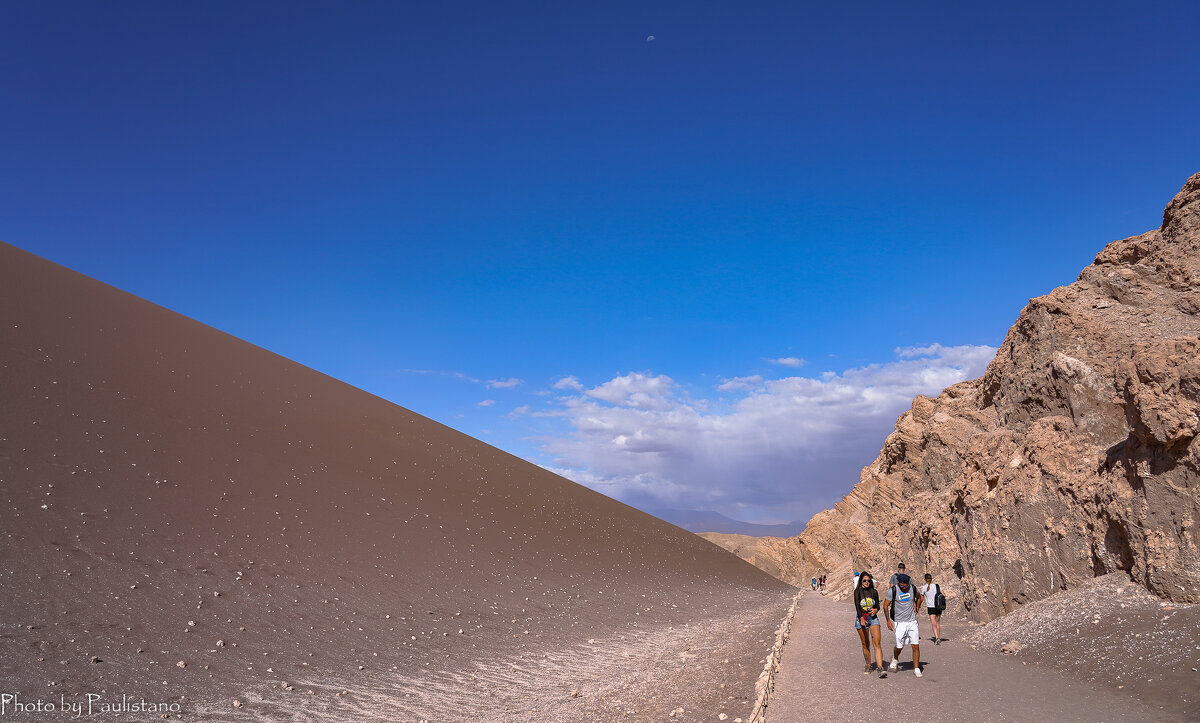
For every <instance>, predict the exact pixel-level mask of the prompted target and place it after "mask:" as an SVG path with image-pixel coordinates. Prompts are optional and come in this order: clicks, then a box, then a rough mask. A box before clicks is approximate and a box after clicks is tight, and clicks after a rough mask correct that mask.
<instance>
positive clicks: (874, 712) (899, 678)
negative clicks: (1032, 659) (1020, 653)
mask: <svg viewBox="0 0 1200 723" xmlns="http://www.w3.org/2000/svg"><path fill="white" fill-rule="evenodd" d="M967 630H968V628H967V626H965V625H954V624H947V625H943V627H942V636H943V637H944V638H949V640H947V641H944V642H943V643H942V644H941V645H938V646H934V645H933V644H932V642H931V641H930V640H929V636H930V634H931V632H930V630H929V626H928V618H925V617H922V619H921V634H922V636H924V642H923V644H922V645H921V653H922V655H921V666H922V668H923V669H924V673H925V675H924V677H923V678H917V677H916V676H914V675H913V672H912V655H911V650H909V649H906V650H905V651H904V653H903V654H902V655H901V658H900V659H901V661H902V662H901V665H900V671H899V672H897V673H891V674H889V676H888V677H887V678H886V679H883V680H881V679H879V678H878V676H877V675H876V674H874V673H872V674H871V675H869V676H868V675H863V672H862V671H863V659H862V646H861V644H860V643H859V640H858V634H857V633H856V632H855V631H854V628H853V612H852V610H851V608H850V604H849V603H847V602H845V601H835V600H832V599H829V598H824V597H821V596H819V595H805V596H804V598H803V599H802V600H801V602H800V605H799V606H798V607H797V609H796V618H795V622H794V623H793V626H792V638H791V641H790V642H789V643H788V644H787V647H785V648H784V651H783V659H782V664H781V670H780V672H779V675H778V677H777V679H776V684H775V692H774V695H773V697H772V699H771V704H770V707H769V708H768V710H767V717H766V723H792V722H793V721H811V720H820V721H874V720H877V719H878V718H879V716H880V715H881V713H882V712H883V711H889V710H901V709H904V710H911V711H913V712H915V713H918V714H919V715H920V717H921V718H922V719H924V720H988V721H1004V720H1007V721H1022V722H1023V723H1027V722H1028V721H1041V720H1059V721H1143V720H1144V721H1151V720H1172V718H1171V717H1169V716H1166V715H1165V714H1164V712H1163V711H1161V710H1158V709H1157V707H1155V708H1151V707H1150V706H1148V705H1146V704H1144V703H1142V702H1140V701H1138V700H1135V699H1133V698H1131V697H1129V696H1127V695H1125V694H1124V693H1118V692H1117V691H1115V690H1111V689H1107V688H1102V687H1099V686H1096V685H1094V684H1091V683H1086V682H1081V681H1079V680H1077V679H1072V678H1069V677H1067V676H1065V675H1063V674H1061V673H1059V672H1057V671H1053V670H1047V669H1046V668H1044V667H1037V666H1032V665H1022V664H1021V662H1020V661H1018V660H1014V659H1009V658H1004V657H1000V656H997V655H991V654H987V653H983V652H978V651H975V650H972V649H971V648H970V646H969V645H967V644H966V643H961V642H958V640H957V639H958V638H960V637H962V636H963V635H964V634H965V633H966V632H967ZM892 643H893V638H892V636H891V633H890V632H889V631H888V629H887V626H886V624H885V625H884V627H883V645H884V662H885V663H886V662H887V661H888V660H889V659H890V657H891V646H892ZM900 706H904V708H900Z"/></svg>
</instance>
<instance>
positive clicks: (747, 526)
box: [646, 509, 804, 537]
mask: <svg viewBox="0 0 1200 723" xmlns="http://www.w3.org/2000/svg"><path fill="white" fill-rule="evenodd" d="M646 512H648V513H650V514H652V515H654V516H655V517H657V518H659V519H660V520H666V521H667V522H670V523H671V524H672V525H677V526H679V527H682V528H683V529H685V530H688V531H689V532H720V533H722V534H727V535H749V536H750V537H795V536H796V535H799V534H800V533H801V532H803V531H804V522H803V521H802V520H796V521H794V522H788V523H784V524H779V525H760V524H757V523H754V522H742V521H741V520H735V519H733V518H731V517H726V516H725V515H722V514H721V513H719V512H713V511H711V510H672V509H653V510H646Z"/></svg>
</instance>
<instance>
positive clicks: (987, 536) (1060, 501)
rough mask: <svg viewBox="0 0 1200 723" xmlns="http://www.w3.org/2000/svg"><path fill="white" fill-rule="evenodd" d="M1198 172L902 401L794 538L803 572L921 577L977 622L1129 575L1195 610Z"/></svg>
mask: <svg viewBox="0 0 1200 723" xmlns="http://www.w3.org/2000/svg"><path fill="white" fill-rule="evenodd" d="M1197 432H1200V174H1197V175H1195V176H1193V177H1192V178H1190V179H1189V180H1188V182H1187V184H1186V185H1185V186H1184V187H1183V190H1182V191H1181V192H1180V193H1179V195H1178V196H1176V197H1175V199H1174V200H1172V201H1171V203H1170V204H1169V205H1168V206H1167V208H1166V211H1165V213H1164V218H1163V224H1162V227H1161V228H1160V229H1159V230H1156V231H1150V232H1149V233H1145V234H1142V235H1140V236H1134V237H1132V238H1127V239H1124V240H1121V241H1115V242H1113V243H1111V244H1109V245H1108V246H1107V247H1105V248H1104V249H1103V250H1102V251H1101V252H1100V253H1099V254H1098V255H1097V256H1096V259H1095V261H1094V263H1092V264H1091V265H1090V266H1088V267H1087V268H1086V269H1084V271H1083V272H1082V273H1081V274H1080V275H1079V278H1078V280H1076V281H1075V282H1074V283H1072V284H1069V285H1067V286H1062V287H1059V288H1057V289H1055V290H1054V291H1052V292H1050V293H1049V294H1047V295H1045V296H1042V297H1038V298H1036V299H1032V300H1031V301H1030V302H1029V305H1028V306H1026V307H1025V309H1024V311H1022V312H1021V315H1020V317H1019V318H1018V319H1017V321H1016V323H1015V324H1014V325H1013V327H1012V328H1011V329H1010V330H1009V332H1008V336H1007V337H1006V338H1005V340H1004V343H1003V345H1002V346H1001V347H1000V349H999V350H998V352H997V354H996V357H995V359H994V360H993V361H992V363H991V365H990V366H989V367H988V370H987V372H986V373H985V374H984V376H983V377H982V378H981V379H976V380H974V381H969V382H963V383H961V384H957V385H954V386H952V387H949V388H948V389H946V390H945V391H943V392H942V393H941V394H940V395H939V396H938V397H937V398H936V399H930V398H927V397H917V398H916V399H915V400H914V401H913V405H912V409H911V410H909V411H907V412H905V413H904V414H903V415H901V416H900V418H899V420H898V421H897V422H896V428H895V431H894V432H893V433H892V434H890V435H889V436H888V437H887V440H886V441H885V443H884V446H883V449H882V451H881V452H880V454H879V456H878V458H876V460H875V461H874V462H873V463H872V464H871V465H870V466H868V467H866V468H864V469H863V470H862V473H861V476H860V481H859V483H858V484H857V485H855V487H854V489H853V490H852V491H851V492H850V493H849V494H848V495H846V497H845V498H843V499H842V500H841V502H839V503H838V504H837V505H836V506H835V507H834V508H833V509H830V510H826V511H824V512H821V513H819V514H817V515H816V516H815V517H813V519H812V520H811V521H810V522H809V523H808V526H807V528H806V530H805V532H804V533H803V534H801V535H800V536H799V537H798V538H793V544H795V545H798V548H799V554H800V556H801V557H802V559H803V563H804V566H805V573H804V574H802V575H801V578H803V577H804V576H805V575H806V574H815V571H817V570H823V571H827V572H828V573H829V575H830V578H829V579H830V581H831V582H833V583H834V590H835V591H841V592H846V591H848V590H849V586H850V584H851V583H850V576H851V575H852V573H853V571H856V570H860V569H868V570H872V571H874V572H875V573H876V574H877V575H880V576H882V575H883V574H886V573H888V572H890V571H891V568H892V567H893V565H894V563H895V562H897V561H900V560H903V561H905V562H907V564H908V569H909V571H910V572H915V573H918V574H921V573H924V572H926V571H932V572H933V574H934V576H935V579H937V580H938V581H939V582H941V583H942V584H943V587H944V588H945V591H946V593H947V597H948V598H949V599H950V604H951V606H952V607H959V608H961V610H962V611H964V612H965V614H966V615H967V616H968V617H969V618H971V619H973V620H980V621H981V620H988V619H991V618H994V617H996V616H998V615H1001V614H1004V613H1006V612H1008V611H1010V610H1012V609H1013V607H1014V606H1017V605H1021V604H1023V603H1026V602H1029V601H1033V600H1038V599H1041V598H1044V597H1046V596H1048V595H1050V594H1051V593H1053V592H1055V591H1058V590H1065V589H1069V588H1073V587H1076V586H1078V585H1080V584H1081V583H1083V582H1085V581H1087V580H1089V579H1090V578H1092V577H1094V576H1097V575H1104V574H1108V573H1112V572H1114V571H1117V570H1123V571H1126V572H1127V573H1128V574H1129V575H1130V576H1131V577H1132V578H1133V579H1134V580H1136V581H1137V582H1139V583H1141V584H1142V585H1144V586H1145V587H1146V588H1147V589H1149V590H1150V591H1151V592H1153V593H1154V594H1156V595H1158V596H1160V597H1163V598H1167V599H1169V600H1174V601H1183V602H1200V529H1198V528H1197V521H1198V520H1200V441H1197Z"/></svg>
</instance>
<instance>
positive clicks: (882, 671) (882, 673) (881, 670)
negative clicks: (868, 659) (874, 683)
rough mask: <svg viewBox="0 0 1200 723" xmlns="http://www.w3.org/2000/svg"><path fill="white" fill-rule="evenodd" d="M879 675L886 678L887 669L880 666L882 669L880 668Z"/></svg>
mask: <svg viewBox="0 0 1200 723" xmlns="http://www.w3.org/2000/svg"><path fill="white" fill-rule="evenodd" d="M879 677H880V678H886V677H887V671H886V670H884V669H883V668H880V669H879Z"/></svg>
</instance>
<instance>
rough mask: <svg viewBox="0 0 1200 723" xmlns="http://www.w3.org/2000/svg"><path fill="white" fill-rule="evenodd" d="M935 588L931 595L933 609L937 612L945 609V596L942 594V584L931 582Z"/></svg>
mask: <svg viewBox="0 0 1200 723" xmlns="http://www.w3.org/2000/svg"><path fill="white" fill-rule="evenodd" d="M933 586H934V587H935V588H937V593H935V594H934V596H933V609H934V610H937V611H938V612H939V613H940V612H941V611H943V610H945V609H946V596H945V595H943V594H942V586H941V585H939V584H937V583H936V582H935V583H934V584H933Z"/></svg>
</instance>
